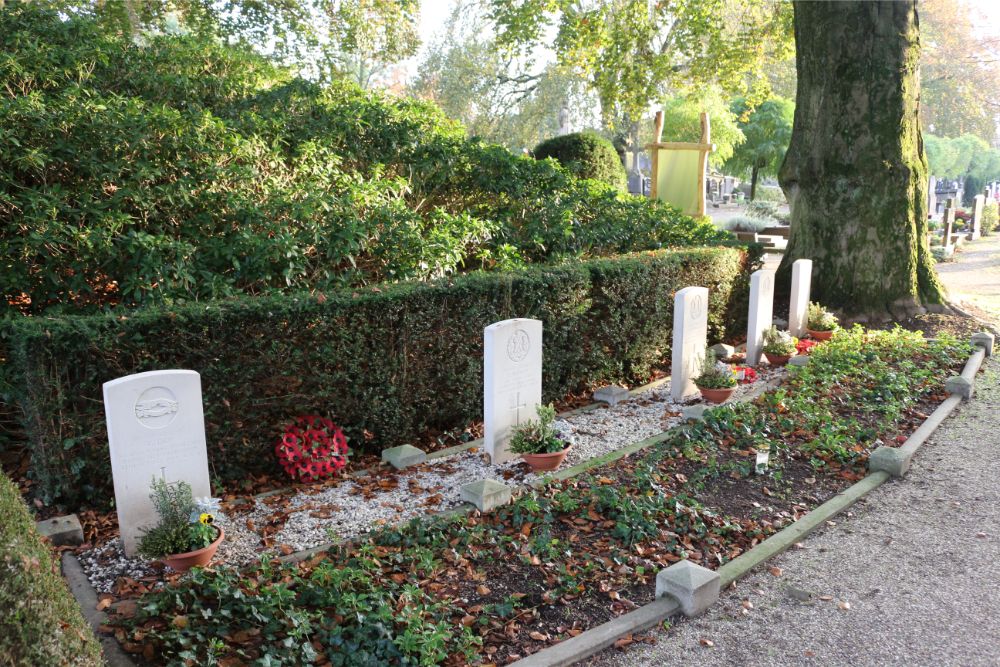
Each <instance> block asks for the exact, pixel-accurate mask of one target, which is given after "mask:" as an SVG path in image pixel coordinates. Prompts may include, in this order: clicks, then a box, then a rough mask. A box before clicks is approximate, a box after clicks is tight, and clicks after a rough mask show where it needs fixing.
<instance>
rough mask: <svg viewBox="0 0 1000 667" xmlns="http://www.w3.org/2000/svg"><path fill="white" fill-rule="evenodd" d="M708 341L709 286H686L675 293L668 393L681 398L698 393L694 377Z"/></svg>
mask: <svg viewBox="0 0 1000 667" xmlns="http://www.w3.org/2000/svg"><path fill="white" fill-rule="evenodd" d="M707 344H708V288H706V287H685V288H684V289H682V290H678V292H677V294H675V295H674V338H673V345H672V349H671V351H670V353H671V359H670V397H671V398H672V399H674V400H675V401H680V400H682V399H684V398H685V397H687V396H690V395H692V394H697V393H698V388H697V387H696V386H695V384H694V378H695V377H697V376H698V373H699V372H700V371H701V362H702V359H703V357H702V355H704V354H705V346H706V345H707Z"/></svg>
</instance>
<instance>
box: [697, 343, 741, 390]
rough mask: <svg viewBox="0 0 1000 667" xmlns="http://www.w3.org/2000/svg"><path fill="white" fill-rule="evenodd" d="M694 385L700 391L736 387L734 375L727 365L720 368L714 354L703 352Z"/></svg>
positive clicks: (708, 351) (709, 351)
mask: <svg viewBox="0 0 1000 667" xmlns="http://www.w3.org/2000/svg"><path fill="white" fill-rule="evenodd" d="M694 383H695V384H696V385H697V386H698V387H699V388H701V389H728V388H730V387H735V386H736V385H737V381H736V373H734V372H733V369H732V367H730V366H729V365H728V364H721V366H720V364H719V362H717V361H716V359H715V352H713V351H712V350H705V354H704V355H702V359H701V372H700V373H699V374H698V377H696V378H695V379H694Z"/></svg>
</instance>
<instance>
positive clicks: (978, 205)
mask: <svg viewBox="0 0 1000 667" xmlns="http://www.w3.org/2000/svg"><path fill="white" fill-rule="evenodd" d="M985 205H986V197H985V195H976V196H975V197H973V204H972V240H976V239H978V238H979V237H980V236H982V235H983V207H984V206H985Z"/></svg>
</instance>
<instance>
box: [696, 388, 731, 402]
mask: <svg viewBox="0 0 1000 667" xmlns="http://www.w3.org/2000/svg"><path fill="white" fill-rule="evenodd" d="M698 391H700V392H701V397H702V398H704V399H705V400H706V401H708V402H709V403H725V402H726V401H728V400H729V397H730V396H732V395H733V392H734V391H736V387H724V388H722V389H704V388H702V387H698Z"/></svg>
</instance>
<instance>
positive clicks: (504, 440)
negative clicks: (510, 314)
mask: <svg viewBox="0 0 1000 667" xmlns="http://www.w3.org/2000/svg"><path fill="white" fill-rule="evenodd" d="M541 402H542V323H541V321H539V320H532V319H526V318H516V319H512V320H504V321H502V322H495V323H494V324H491V325H489V326H488V327H486V328H485V329H483V421H484V422H485V423H484V435H483V441H484V444H485V446H486V451H487V452H488V453H489V455H490V460H491V461H492V462H493V463H494V464H497V463H503V462H505V461H509V460H511V459H512V458H515V457H516V456H517V455H516V454H514V453H512V452H511V451H510V448H509V447H510V434H511V430H512V429H513V427H515V426H517V425H518V424H521V423H523V422H525V421H529V420H532V419H538V412H537V408H538V406H539V404H540V403H541Z"/></svg>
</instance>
